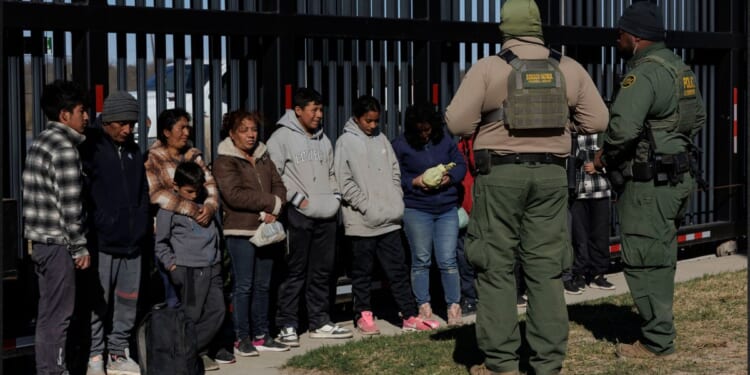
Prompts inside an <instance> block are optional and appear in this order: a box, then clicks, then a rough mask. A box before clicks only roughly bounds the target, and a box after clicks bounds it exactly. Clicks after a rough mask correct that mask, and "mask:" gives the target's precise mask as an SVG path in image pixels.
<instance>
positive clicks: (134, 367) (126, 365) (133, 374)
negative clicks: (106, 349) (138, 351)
mask: <svg viewBox="0 0 750 375" xmlns="http://www.w3.org/2000/svg"><path fill="white" fill-rule="evenodd" d="M107 375H141V368H140V367H139V366H138V364H137V363H135V361H134V360H133V358H130V351H129V350H128V349H125V355H113V354H110V355H109V363H107Z"/></svg>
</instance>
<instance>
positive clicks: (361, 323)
mask: <svg viewBox="0 0 750 375" xmlns="http://www.w3.org/2000/svg"><path fill="white" fill-rule="evenodd" d="M357 329H358V330H359V332H361V333H362V334H363V335H379V334H380V330H379V329H378V326H377V324H375V319H373V317H372V311H362V317H360V318H359V319H357Z"/></svg>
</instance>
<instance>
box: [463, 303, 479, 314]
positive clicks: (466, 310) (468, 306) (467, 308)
mask: <svg viewBox="0 0 750 375" xmlns="http://www.w3.org/2000/svg"><path fill="white" fill-rule="evenodd" d="M476 313H477V303H476V302H469V301H466V300H464V301H463V302H462V303H461V315H464V316H466V315H471V314H476Z"/></svg>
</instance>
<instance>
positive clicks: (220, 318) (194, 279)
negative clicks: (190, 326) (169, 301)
mask: <svg viewBox="0 0 750 375" xmlns="http://www.w3.org/2000/svg"><path fill="white" fill-rule="evenodd" d="M170 278H171V279H172V283H173V284H174V287H175V290H176V291H177V295H178V296H179V298H180V303H181V304H182V308H183V309H185V314H186V315H187V316H188V318H190V319H191V320H192V321H193V323H195V336H196V341H197V344H198V351H199V352H200V353H206V351H207V350H208V345H209V344H210V343H211V340H213V338H214V336H215V335H216V333H217V332H219V329H220V328H221V325H222V323H223V322H224V311H225V308H224V294H223V293H222V284H223V283H222V278H221V264H216V265H213V266H209V267H182V266H177V268H176V269H175V270H174V271H172V272H171V274H170Z"/></svg>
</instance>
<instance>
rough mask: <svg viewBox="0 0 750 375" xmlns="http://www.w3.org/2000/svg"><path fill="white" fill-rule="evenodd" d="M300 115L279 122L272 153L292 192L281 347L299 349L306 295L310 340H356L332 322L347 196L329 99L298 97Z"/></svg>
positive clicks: (279, 317) (279, 319)
mask: <svg viewBox="0 0 750 375" xmlns="http://www.w3.org/2000/svg"><path fill="white" fill-rule="evenodd" d="M293 105H294V109H288V110H287V111H286V113H285V114H284V116H282V117H281V119H279V121H278V122H277V125H278V126H279V128H278V129H277V130H276V131H275V132H274V133H273V135H271V138H270V139H269V140H268V142H267V146H268V153H269V155H270V156H271V160H272V161H273V163H274V165H276V168H277V169H278V172H279V175H281V179H282V180H283V181H284V186H285V187H286V190H287V197H286V198H287V202H289V203H290V205H289V207H288V209H287V212H286V214H287V220H286V224H287V229H288V234H289V235H288V242H287V243H288V247H289V248H288V250H287V251H288V255H287V259H286V266H287V267H286V273H285V275H284V278H283V281H282V283H281V285H280V287H279V296H278V312H277V314H276V325H277V326H278V327H279V328H280V329H281V332H280V333H279V341H281V342H282V343H284V344H286V345H289V346H299V336H298V334H297V328H298V317H297V311H299V298H300V294H301V293H302V290H303V289H304V291H305V301H306V304H307V314H308V320H309V323H310V338H350V337H352V336H353V334H352V332H351V331H350V330H348V329H345V328H341V327H339V326H337V325H335V324H334V323H332V322H331V318H330V316H329V315H328V311H329V309H330V300H329V294H330V293H329V285H330V281H331V276H332V274H333V268H334V261H335V259H334V255H335V241H336V214H337V213H338V210H339V205H340V201H341V195H340V194H339V191H338V185H337V183H336V177H335V176H334V171H333V148H332V146H331V141H330V140H329V139H328V137H326V135H325V134H324V133H323V128H322V127H321V120H322V119H323V99H322V97H321V96H320V94H319V93H318V92H317V91H315V90H313V89H309V88H299V89H297V91H296V92H295V93H294V98H293Z"/></svg>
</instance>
